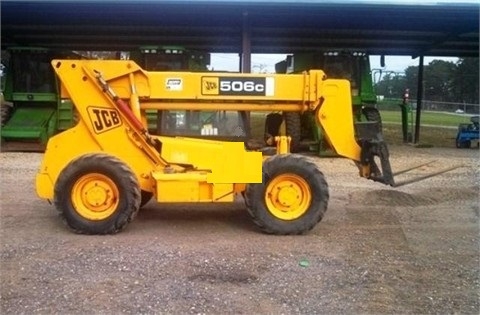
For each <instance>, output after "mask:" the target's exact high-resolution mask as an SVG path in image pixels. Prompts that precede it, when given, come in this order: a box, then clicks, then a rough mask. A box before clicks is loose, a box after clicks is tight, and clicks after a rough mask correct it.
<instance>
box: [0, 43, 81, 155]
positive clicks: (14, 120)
mask: <svg viewBox="0 0 480 315" xmlns="http://www.w3.org/2000/svg"><path fill="white" fill-rule="evenodd" d="M72 56H75V57H76V58H78V55H74V54H72V53H71V52H59V51H53V50H49V49H44V48H32V47H11V48H8V49H7V50H5V51H4V52H2V64H3V65H4V70H5V71H4V73H2V74H3V75H4V76H5V77H4V78H2V79H3V80H4V87H3V88H4V89H3V98H4V100H2V104H1V125H2V127H1V130H0V135H1V140H2V147H3V148H4V149H7V150H8V149H10V148H11V149H22V150H43V149H44V147H45V145H46V143H47V140H48V139H49V138H50V137H51V136H53V135H54V134H56V133H58V132H60V131H63V130H66V129H68V128H70V127H72V126H73V125H74V122H75V119H74V116H75V115H74V107H73V104H72V103H71V101H69V100H66V99H65V100H62V99H60V98H59V96H58V95H59V93H58V85H57V82H56V79H55V75H54V73H53V70H52V69H51V66H50V61H51V60H52V59H54V58H67V59H68V58H70V57H72ZM9 145H10V146H9Z"/></svg>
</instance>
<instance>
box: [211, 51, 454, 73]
mask: <svg viewBox="0 0 480 315" xmlns="http://www.w3.org/2000/svg"><path fill="white" fill-rule="evenodd" d="M285 58H286V55H285V54H280V55H279V54H253V55H252V72H259V71H258V70H259V69H261V68H262V69H263V68H266V70H267V72H268V73H275V63H277V62H279V61H282V60H285ZM435 59H441V60H446V61H452V62H456V61H457V60H458V58H445V57H425V58H424V61H423V63H424V65H428V64H429V63H430V62H431V61H432V60H435ZM418 62H419V58H415V59H412V58H411V57H409V56H385V68H381V67H380V56H371V57H370V66H371V68H372V69H383V70H385V71H394V72H400V73H401V72H404V71H405V69H406V68H407V67H409V66H418ZM210 65H211V67H212V70H215V71H233V72H238V70H239V59H238V55H237V54H212V55H211V62H210Z"/></svg>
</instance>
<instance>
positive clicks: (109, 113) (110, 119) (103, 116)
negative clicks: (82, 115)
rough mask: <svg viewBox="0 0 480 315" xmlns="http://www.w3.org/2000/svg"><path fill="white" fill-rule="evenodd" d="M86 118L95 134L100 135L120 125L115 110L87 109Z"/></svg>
mask: <svg viewBox="0 0 480 315" xmlns="http://www.w3.org/2000/svg"><path fill="white" fill-rule="evenodd" d="M88 116H89V117H90V121H91V122H92V126H93V130H95V133H102V132H105V131H108V130H111V129H113V128H116V127H118V126H120V125H121V124H122V120H121V119H120V114H119V113H118V111H117V110H116V109H111V108H102V107H92V106H90V107H88Z"/></svg>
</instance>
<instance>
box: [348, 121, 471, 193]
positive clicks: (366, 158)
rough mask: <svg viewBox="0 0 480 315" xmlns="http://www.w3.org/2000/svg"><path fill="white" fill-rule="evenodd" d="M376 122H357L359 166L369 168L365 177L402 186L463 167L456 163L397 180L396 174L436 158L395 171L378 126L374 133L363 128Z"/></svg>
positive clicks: (424, 164) (416, 167)
mask: <svg viewBox="0 0 480 315" xmlns="http://www.w3.org/2000/svg"><path fill="white" fill-rule="evenodd" d="M375 124H376V122H368V123H367V124H365V123H360V124H358V123H357V124H356V128H357V132H358V133H357V135H358V134H360V135H361V136H360V137H357V140H358V143H359V145H360V147H361V148H362V151H361V155H360V165H359V168H360V169H361V170H362V169H363V168H364V167H367V169H369V172H367V174H364V175H365V177H367V178H368V179H371V180H373V181H376V182H380V183H383V184H385V185H389V186H392V187H400V186H404V185H407V184H411V183H415V182H418V181H421V180H424V179H427V178H430V177H434V176H437V175H440V174H443V173H446V172H449V171H452V170H454V169H457V168H460V167H463V165H456V166H452V167H449V168H445V169H442V170H440V171H437V172H434V173H430V174H425V175H422V176H418V177H415V178H412V179H408V180H404V181H401V182H395V179H394V177H395V176H397V175H400V174H404V173H407V172H410V171H412V170H415V169H418V168H420V167H423V166H426V165H430V164H432V163H434V162H435V160H434V161H429V162H426V163H422V164H420V165H416V166H413V167H409V168H407V169H404V170H401V171H398V172H395V173H393V172H392V167H391V165H390V160H389V152H388V147H387V145H386V143H385V141H384V140H383V135H382V133H381V132H380V131H379V130H378V129H376V128H372V129H370V130H377V131H376V132H373V133H372V132H371V131H370V132H364V130H362V129H364V128H362V127H365V126H368V125H370V127H372V125H373V126H374V125H375ZM361 125H364V126H361ZM359 131H360V132H359ZM375 157H378V158H379V160H380V168H379V167H378V165H377V163H376V161H375Z"/></svg>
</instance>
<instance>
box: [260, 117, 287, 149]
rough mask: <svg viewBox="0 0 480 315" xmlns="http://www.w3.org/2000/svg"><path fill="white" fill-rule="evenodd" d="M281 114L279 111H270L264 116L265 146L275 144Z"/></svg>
mask: <svg viewBox="0 0 480 315" xmlns="http://www.w3.org/2000/svg"><path fill="white" fill-rule="evenodd" d="M282 122H283V116H282V114H280V113H270V114H268V115H267V117H266V118H265V131H264V134H263V140H264V141H265V144H266V145H267V146H275V137H276V136H278V135H279V133H280V125H281V124H282Z"/></svg>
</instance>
